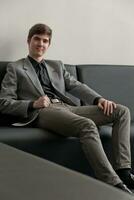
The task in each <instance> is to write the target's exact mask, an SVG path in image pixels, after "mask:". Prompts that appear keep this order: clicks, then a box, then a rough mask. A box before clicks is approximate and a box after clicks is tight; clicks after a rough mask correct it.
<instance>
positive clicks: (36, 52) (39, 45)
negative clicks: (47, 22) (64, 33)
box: [28, 34, 50, 60]
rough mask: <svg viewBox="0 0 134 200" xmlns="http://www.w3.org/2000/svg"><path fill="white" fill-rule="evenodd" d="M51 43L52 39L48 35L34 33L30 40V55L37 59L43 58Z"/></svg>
mask: <svg viewBox="0 0 134 200" xmlns="http://www.w3.org/2000/svg"><path fill="white" fill-rule="evenodd" d="M49 45H50V41H49V36H48V35H44V34H36V35H33V36H32V38H31V39H30V40H28V47H29V55H30V56H31V57H33V58H35V59H37V60H41V59H42V58H43V55H44V53H45V52H46V51H47V49H48V47H49Z"/></svg>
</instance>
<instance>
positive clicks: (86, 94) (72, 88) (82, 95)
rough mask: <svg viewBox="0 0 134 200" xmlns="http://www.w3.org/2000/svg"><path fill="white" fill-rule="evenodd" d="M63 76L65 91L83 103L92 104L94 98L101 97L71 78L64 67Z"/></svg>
mask: <svg viewBox="0 0 134 200" xmlns="http://www.w3.org/2000/svg"><path fill="white" fill-rule="evenodd" d="M62 65H63V64H62ZM63 75H64V81H65V88H66V91H67V92H69V93H70V94H72V95H74V96H75V97H77V98H79V99H80V100H82V101H84V102H85V103H87V104H93V103H94V100H95V99H96V98H99V97H101V95H100V94H98V93H97V92H96V91H94V90H93V89H92V88H90V87H88V86H87V85H86V84H83V83H81V82H79V81H77V80H76V79H75V78H74V77H73V76H71V75H70V73H69V72H68V71H67V70H66V69H65V66H64V65H63Z"/></svg>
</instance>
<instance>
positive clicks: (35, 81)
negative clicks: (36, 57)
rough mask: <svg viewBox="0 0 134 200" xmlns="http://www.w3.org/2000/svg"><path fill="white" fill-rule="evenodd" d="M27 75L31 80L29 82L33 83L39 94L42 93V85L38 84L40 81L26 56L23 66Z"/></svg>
mask: <svg viewBox="0 0 134 200" xmlns="http://www.w3.org/2000/svg"><path fill="white" fill-rule="evenodd" d="M23 68H24V70H25V72H26V74H27V76H28V77H29V79H30V80H31V82H32V83H33V85H34V86H35V88H36V89H37V90H38V92H39V93H40V95H41V96H42V95H44V91H43V89H42V86H41V84H40V81H39V79H38V76H37V74H36V72H35V70H34V68H33V66H32V64H31V62H30V61H29V59H28V58H26V59H25V60H24V66H23Z"/></svg>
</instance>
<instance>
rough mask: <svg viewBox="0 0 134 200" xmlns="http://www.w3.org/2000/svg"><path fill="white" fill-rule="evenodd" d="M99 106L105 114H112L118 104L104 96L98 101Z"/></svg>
mask: <svg viewBox="0 0 134 200" xmlns="http://www.w3.org/2000/svg"><path fill="white" fill-rule="evenodd" d="M98 107H99V108H101V109H102V110H103V112H104V114H105V115H108V116H109V115H110V114H112V113H113V110H114V109H116V107H117V105H116V104H115V103H114V102H113V101H108V100H106V99H104V98H100V99H99V101H98Z"/></svg>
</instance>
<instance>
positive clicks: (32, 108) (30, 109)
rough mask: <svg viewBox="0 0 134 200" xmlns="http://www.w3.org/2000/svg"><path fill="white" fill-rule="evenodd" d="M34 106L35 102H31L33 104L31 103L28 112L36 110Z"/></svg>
mask: <svg viewBox="0 0 134 200" xmlns="http://www.w3.org/2000/svg"><path fill="white" fill-rule="evenodd" d="M33 104H34V101H31V102H30V103H29V105H28V111H32V110H34V109H35V108H34V106H33Z"/></svg>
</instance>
